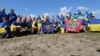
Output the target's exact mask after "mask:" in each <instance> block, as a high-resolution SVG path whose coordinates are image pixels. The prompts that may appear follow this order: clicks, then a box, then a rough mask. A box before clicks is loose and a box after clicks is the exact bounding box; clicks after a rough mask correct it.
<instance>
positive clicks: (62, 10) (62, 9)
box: [59, 7, 72, 15]
mask: <svg viewBox="0 0 100 56" xmlns="http://www.w3.org/2000/svg"><path fill="white" fill-rule="evenodd" d="M71 10H72V7H69V8H68V7H61V8H60V13H59V14H63V15H65V14H66V13H68V12H70V11H71Z"/></svg>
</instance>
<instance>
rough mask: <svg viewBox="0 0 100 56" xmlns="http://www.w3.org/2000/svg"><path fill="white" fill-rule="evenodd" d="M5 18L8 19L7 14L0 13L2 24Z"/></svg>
mask: <svg viewBox="0 0 100 56" xmlns="http://www.w3.org/2000/svg"><path fill="white" fill-rule="evenodd" d="M3 17H7V14H6V13H4V12H2V11H0V23H1V22H3Z"/></svg>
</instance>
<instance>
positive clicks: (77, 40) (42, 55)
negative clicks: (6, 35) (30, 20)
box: [0, 33, 100, 56]
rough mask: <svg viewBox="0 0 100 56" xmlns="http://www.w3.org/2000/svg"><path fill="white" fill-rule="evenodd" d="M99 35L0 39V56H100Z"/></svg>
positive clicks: (60, 35) (54, 35)
mask: <svg viewBox="0 0 100 56" xmlns="http://www.w3.org/2000/svg"><path fill="white" fill-rule="evenodd" d="M99 50H100V33H77V34H74V33H68V34H67V33H66V34H49V35H47V34H46V35H29V36H23V37H15V38H12V39H0V56H100V52H99Z"/></svg>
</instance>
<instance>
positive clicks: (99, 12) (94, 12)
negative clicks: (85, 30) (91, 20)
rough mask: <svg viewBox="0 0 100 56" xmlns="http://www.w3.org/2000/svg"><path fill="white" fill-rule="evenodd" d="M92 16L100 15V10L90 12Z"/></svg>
mask: <svg viewBox="0 0 100 56" xmlns="http://www.w3.org/2000/svg"><path fill="white" fill-rule="evenodd" d="M91 12H92V13H93V14H95V15H98V14H99V15H100V10H94V11H91Z"/></svg>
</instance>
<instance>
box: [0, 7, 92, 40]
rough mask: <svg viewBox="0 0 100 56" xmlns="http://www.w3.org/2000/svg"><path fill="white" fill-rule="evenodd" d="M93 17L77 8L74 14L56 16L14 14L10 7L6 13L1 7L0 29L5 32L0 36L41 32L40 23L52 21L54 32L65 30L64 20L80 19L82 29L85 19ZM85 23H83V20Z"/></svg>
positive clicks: (9, 36)
mask: <svg viewBox="0 0 100 56" xmlns="http://www.w3.org/2000/svg"><path fill="white" fill-rule="evenodd" d="M90 19H94V16H93V14H92V13H88V12H86V13H84V14H82V12H81V11H80V10H79V11H78V13H75V14H71V13H69V14H67V15H62V14H61V15H57V16H52V17H49V16H40V15H39V16H38V17H31V16H28V17H27V16H21V15H16V13H15V12H14V9H10V13H8V14H6V12H5V8H2V9H1V11H0V29H1V28H4V29H5V32H3V33H2V34H1V37H2V38H4V37H8V38H11V37H12V35H27V34H37V33H43V32H42V23H44V22H45V23H48V22H52V23H53V27H54V31H53V32H54V33H57V32H60V27H63V28H64V31H65V20H72V21H73V20H81V21H82V24H81V25H82V26H84V27H83V28H81V29H80V30H83V29H84V28H85V27H86V26H87V24H88V23H87V21H88V20H90ZM83 21H84V22H85V23H84V22H83Z"/></svg>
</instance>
